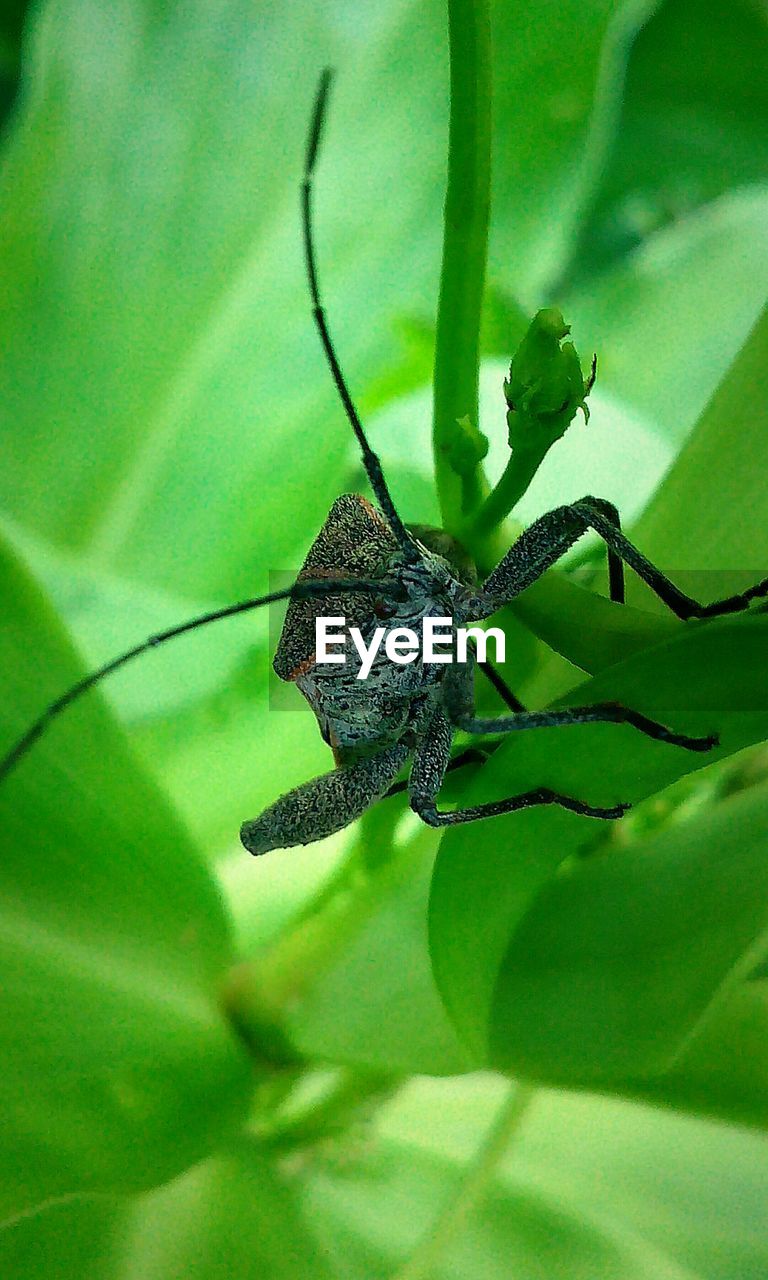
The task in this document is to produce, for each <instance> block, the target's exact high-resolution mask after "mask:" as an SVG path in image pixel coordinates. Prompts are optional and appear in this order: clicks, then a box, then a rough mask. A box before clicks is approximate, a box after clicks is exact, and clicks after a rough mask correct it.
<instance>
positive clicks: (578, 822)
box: [430, 616, 768, 1064]
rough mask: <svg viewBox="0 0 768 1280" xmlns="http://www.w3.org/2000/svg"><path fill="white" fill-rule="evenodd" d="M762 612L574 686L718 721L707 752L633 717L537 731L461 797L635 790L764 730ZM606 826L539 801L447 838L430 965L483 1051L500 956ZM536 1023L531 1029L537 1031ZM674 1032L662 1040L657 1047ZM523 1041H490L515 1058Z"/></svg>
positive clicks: (767, 715) (767, 697)
mask: <svg viewBox="0 0 768 1280" xmlns="http://www.w3.org/2000/svg"><path fill="white" fill-rule="evenodd" d="M767 637H768V618H766V617H765V616H754V617H748V618H739V619H730V620H728V621H717V622H713V623H710V624H706V625H703V626H701V625H699V626H696V625H693V626H689V627H687V628H686V630H685V632H684V633H683V634H682V635H681V636H680V637H679V638H677V639H673V640H671V641H669V642H667V643H665V644H663V645H659V646H658V647H656V648H654V649H649V650H646V651H644V652H642V653H639V654H636V655H635V656H633V657H631V658H629V659H628V660H627V661H626V662H624V663H621V664H619V665H617V666H614V667H611V668H609V669H607V670H606V671H604V672H602V673H601V674H600V675H599V676H597V677H596V678H595V679H593V680H591V681H589V682H587V683H586V684H584V685H581V686H580V687H579V688H578V689H576V690H574V691H573V692H572V693H571V694H569V696H568V699H567V702H568V703H571V704H572V705H573V704H576V705H578V704H583V703H593V702H601V701H605V700H617V701H620V702H623V703H624V704H625V705H628V706H632V707H635V708H636V709H638V710H640V711H642V712H644V713H645V714H646V715H650V716H652V717H653V718H655V719H658V720H660V721H661V722H662V723H668V724H673V725H674V726H675V727H676V728H678V729H682V730H684V731H686V732H690V733H706V732H712V731H713V730H717V731H718V732H719V733H720V735H721V743H722V745H721V747H720V748H719V750H718V751H717V752H713V753H711V755H710V754H708V755H706V756H704V755H694V754H692V753H689V752H685V751H682V750H681V749H679V748H674V747H671V746H666V745H663V744H661V743H658V742H653V741H651V740H650V739H648V738H646V737H645V736H643V735H641V734H639V733H637V732H636V731H633V730H632V729H630V728H629V727H628V726H621V727H619V726H614V725H584V726H569V727H568V728H556V729H538V730H535V731H531V732H529V733H526V734H525V735H524V737H521V736H518V735H517V734H513V735H510V737H509V738H508V739H507V740H506V741H505V742H504V743H503V745H502V746H501V747H500V749H499V750H498V751H497V752H496V753H495V754H494V756H493V758H492V759H491V760H490V761H489V762H488V764H486V765H484V766H483V768H482V770H481V771H480V774H479V777H478V780H477V782H476V783H473V785H472V787H471V789H470V791H469V793H468V795H467V797H466V799H465V802H467V801H468V802H470V803H477V802H478V801H483V800H490V799H498V798H500V797H502V796H505V795H515V794H517V793H518V792H522V791H526V790H528V789H530V788H532V787H541V786H547V787H551V788H553V789H555V790H558V791H561V792H563V793H565V794H566V795H573V796H577V797H579V798H580V799H584V800H587V801H589V802H590V803H592V804H615V803H616V802H617V801H620V800H630V801H633V802H637V801H638V800H640V799H642V798H643V797H645V796H648V795H653V794H654V793H655V792H656V791H659V790H660V789H661V788H662V787H664V786H666V785H668V784H669V783H670V782H672V781H673V780H674V779H675V778H678V777H680V776H681V775H682V774H684V773H687V772H690V771H691V770H692V769H695V768H701V767H702V766H703V765H704V764H707V763H708V762H710V761H711V760H712V759H717V758H721V757H722V756H724V755H728V754H730V753H731V752H733V751H737V750H739V749H740V748H741V747H743V746H745V745H747V744H749V743H751V742H756V741H761V740H762V739H763V738H765V737H766V736H767V735H768V684H767V683H766V680H767V679H768V675H767V669H766V663H765V645H766V638H767ZM598 835H599V827H598V826H597V824H596V822H595V820H592V819H588V818H580V817H576V816H575V815H573V814H569V813H566V812H564V811H562V810H557V809H551V810H549V809H532V810H528V811H526V812H522V813H518V814H511V815H509V816H507V817H503V818H494V819H493V820H491V821H487V822H484V823H475V824H469V825H467V826H464V827H457V828H455V829H454V830H453V831H450V832H448V833H447V834H446V835H445V836H444V838H443V841H442V843H441V846H440V852H439V854H438V859H437V863H436V867H435V875H434V879H433V885H432V895H431V902H430V946H431V950H432V959H433V964H434V967H435V976H436V979H437V983H438V987H439V988H440V991H441V994H442V996H443V998H444V1000H445V1001H446V1005H447V1007H448V1009H449V1011H450V1013H451V1015H452V1017H453V1019H454V1021H455V1023H456V1025H457V1027H458V1028H459V1030H460V1032H461V1034H462V1036H463V1037H464V1038H465V1039H466V1040H467V1041H468V1043H469V1044H470V1045H471V1046H472V1048H473V1050H474V1051H475V1052H476V1053H477V1054H479V1055H481V1056H482V1057H483V1058H484V1059H485V1060H487V1059H488V1054H489V1034H490V1032H491V1027H492V1023H493V1020H494V1013H493V1007H494V1001H495V1000H496V999H497V994H496V984H497V980H498V975H499V970H500V968H501V965H502V963H503V958H504V956H505V955H506V953H507V951H508V950H509V947H510V946H511V943H512V939H513V938H514V937H515V934H516V932H517V930H518V929H519V928H520V925H521V922H522V921H523V920H524V918H525V916H526V915H527V913H528V912H529V911H530V909H531V906H532V904H533V903H534V901H535V899H536V898H537V896H538V895H539V893H540V892H541V891H542V889H543V888H544V886H545V885H546V884H547V883H548V882H549V881H550V880H551V878H552V877H553V876H554V875H555V873H556V872H557V871H558V868H559V867H560V866H561V864H562V863H563V862H564V861H565V860H566V858H568V857H569V856H572V855H573V854H575V853H577V852H579V851H580V850H583V849H585V848H588V847H589V846H590V844H592V843H593V842H594V841H595V839H596V838H597V837H598ZM532 1034H535V1031H532ZM677 1047H679V1044H674V1045H673V1044H672V1043H670V1042H669V1041H665V1042H664V1043H663V1044H662V1043H661V1042H660V1043H659V1046H658V1052H659V1055H661V1054H662V1053H663V1052H670V1053H671V1052H673V1051H674V1049H675V1048H677ZM522 1052H523V1048H522V1046H516V1045H515V1044H507V1045H505V1046H503V1050H502V1047H500V1046H499V1045H498V1044H495V1045H494V1059H495V1060H496V1061H499V1060H500V1059H501V1060H503V1061H504V1063H506V1064H508V1063H509V1061H510V1060H511V1059H513V1058H514V1056H515V1054H517V1053H522Z"/></svg>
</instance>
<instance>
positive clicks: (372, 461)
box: [301, 68, 421, 562]
mask: <svg viewBox="0 0 768 1280" xmlns="http://www.w3.org/2000/svg"><path fill="white" fill-rule="evenodd" d="M331 78H332V72H331V70H330V69H329V68H326V69H325V71H323V73H322V75H321V77H320V83H319V85H318V88H317V96H316V98H315V109H314V111H313V113H312V125H311V128H310V131H309V142H308V145H307V160H306V164H305V167H304V182H303V184H302V188H301V194H302V200H301V212H302V226H303V229H304V253H305V256H306V264H307V276H308V279H309V289H310V293H311V295H312V314H313V316H314V319H315V324H316V325H317V329H318V332H319V334H320V341H321V342H322V344H323V350H324V351H325V355H326V359H327V360H328V365H329V367H330V370H331V374H332V375H333V381H334V382H335V384H336V390H337V391H338V393H339V396H340V398H341V402H342V404H343V405H344V410H345V412H346V415H347V417H348V418H349V421H350V423H351V424H352V430H353V431H354V433H355V436H356V437H357V442H358V444H359V445H360V450H361V453H362V455H363V465H364V467H365V470H366V474H367V476H368V479H369V481H370V484H371V488H372V489H373V492H374V494H375V496H376V500H377V502H378V504H379V506H380V507H381V510H382V511H383V512H384V515H385V516H386V518H387V520H388V521H389V525H390V528H391V529H392V532H393V533H394V535H395V537H396V538H397V541H398V542H399V544H400V547H401V549H402V551H403V552H404V554H405V556H406V558H407V559H408V560H409V561H411V562H414V561H418V560H420V559H421V556H420V554H419V551H418V548H417V547H416V544H415V542H414V541H413V538H412V537H411V535H410V534H409V532H408V530H407V529H406V527H405V525H404V524H403V522H402V520H401V519H400V516H399V515H398V513H397V509H396V507H395V504H394V501H393V499H392V495H391V493H390V492H389V487H388V485H387V482H386V480H385V479H384V472H383V471H382V469H381V463H380V461H379V459H378V457H377V455H376V454H375V453H374V452H373V449H372V448H371V446H370V445H369V443H368V440H367V437H366V434H365V430H364V428H363V424H362V422H361V421H360V416H359V414H358V412H357V409H356V408H355V405H354V402H353V400H352V396H351V395H350V392H349V388H348V386H347V384H346V381H345V379H344V374H343V373H342V372H341V366H340V364H339V361H338V357H337V355H336V351H335V349H334V346H333V342H332V340H331V335H330V332H329V329H328V322H327V320H326V318H325V310H324V308H323V305H322V302H321V301H320V288H319V285H318V282H317V266H316V262H315V241H314V232H313V229H312V180H313V176H314V170H315V162H316V160H317V153H318V149H319V146H320V135H321V133H322V129H323V122H324V119H325V108H326V103H327V101H328V91H329V89H330V85H331Z"/></svg>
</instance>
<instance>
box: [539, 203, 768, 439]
mask: <svg viewBox="0 0 768 1280" xmlns="http://www.w3.org/2000/svg"><path fill="white" fill-rule="evenodd" d="M766 293H768V189H766V188H765V187H761V188H752V189H750V190H747V191H743V192H736V193H731V194H728V195H725V196H723V197H722V198H721V199H719V200H717V201H714V202H713V203H712V204H710V205H707V206H705V207H704V208H702V209H701V210H699V211H698V212H697V213H695V214H692V215H691V216H690V217H688V218H685V219H683V220H682V221H681V222H680V223H679V224H677V225H673V226H671V227H668V228H665V229H664V230H662V231H659V232H658V233H656V234H655V235H653V236H650V237H649V238H648V239H647V240H646V241H645V242H644V243H643V244H642V245H641V246H640V247H639V248H638V249H636V250H635V251H634V252H633V253H631V254H629V255H628V256H627V257H626V258H623V259H621V260H620V261H619V262H618V263H617V264H616V266H615V267H614V268H612V269H611V270H609V271H607V272H606V273H605V274H604V275H602V276H599V277H597V278H595V277H590V278H589V280H588V281H587V282H585V283H584V285H583V286H582V287H577V288H574V290H573V291H572V292H571V293H568V294H567V295H566V296H565V297H564V298H562V299H561V300H560V301H561V303H562V308H563V311H564V312H565V313H566V315H567V316H568V318H569V320H570V321H571V323H572V324H573V327H574V332H575V333H578V334H579V335H580V342H581V343H582V346H584V347H585V349H586V347H587V346H589V345H591V346H592V347H594V349H595V350H596V351H597V352H598V356H599V361H600V371H599V377H600V384H601V386H603V387H604V388H605V389H606V390H608V391H609V392H611V393H612V394H613V395H615V396H616V397H617V398H618V399H619V400H621V401H622V402H624V403H625V404H627V405H629V406H631V407H632V408H633V409H634V410H636V411H638V412H639V413H640V414H641V415H643V416H644V417H645V418H647V420H648V421H649V422H652V423H655V424H656V426H657V428H658V430H659V431H661V432H662V433H663V434H664V435H666V436H667V437H668V438H669V439H670V440H672V441H676V442H680V441H682V440H684V439H685V437H686V435H687V434H688V432H689V431H690V429H691V427H692V426H693V424H694V423H695V421H696V419H697V418H698V416H699V414H700V413H701V411H702V410H703V408H704V406H705V405H706V403H707V401H708V400H709V398H710V396H711V395H712V393H713V391H714V390H715V388H716V386H717V384H718V383H719V381H720V379H721V378H722V377H723V375H724V374H725V373H726V370H727V369H728V367H729V366H730V364H731V362H732V361H733V360H734V359H735V357H736V355H737V353H738V351H739V348H740V347H741V345H742V343H743V342H744V341H745V339H746V338H747V336H748V334H749V331H750V329H751V328H752V326H753V324H754V322H755V319H756V317H757V316H758V315H759V313H760V309H761V307H762V306H763V304H764V302H765V297H766ZM715 317H716V319H715ZM582 334H584V335H585V336H584V337H583V338H582V337H581V335H582Z"/></svg>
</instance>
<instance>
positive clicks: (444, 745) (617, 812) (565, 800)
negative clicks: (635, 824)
mask: <svg viewBox="0 0 768 1280" xmlns="http://www.w3.org/2000/svg"><path fill="white" fill-rule="evenodd" d="M452 738H453V729H452V728H451V725H450V724H449V722H448V720H447V718H446V716H445V715H444V714H443V712H442V711H438V712H437V713H436V714H435V716H434V718H433V719H432V720H431V722H430V724H429V726H428V727H427V730H426V732H425V734H424V736H423V738H422V739H421V740H420V742H419V743H418V745H417V747H416V752H415V755H414V760H413V767H412V769H411V777H410V781H409V784H408V791H409V795H410V803H411V808H412V809H413V810H414V812H415V813H417V814H418V815H419V817H420V818H421V819H422V821H424V822H426V823H427V825H428V826H430V827H452V826H456V825H457V824H459V823H463V822H474V821H475V820H476V819H479V818H495V817H499V816H500V815H501V814H504V813H515V812H516V811H517V810H518V809H530V808H532V807H533V806H535V805H545V804H556V805H559V806H560V807H561V808H563V809H569V810H570V811H571V813H579V814H582V815H584V816H585V817H588V818H620V817H621V816H622V814H623V813H626V811H627V809H628V808H629V807H630V806H629V805H626V804H617V805H614V806H613V807H611V808H597V807H595V806H593V805H589V804H585V803H584V802H583V801H581V800H574V799H573V798H572V797H571V796H564V795H559V794H558V792H556V791H551V790H550V789H549V788H548V787H537V788H536V789H535V790H532V791H524V792H521V794H520V795H516V796H508V797H507V799H506V800H493V801H490V802H489V803H488V804H478V805H472V806H470V807H467V808H465V809H454V810H453V811H452V812H444V811H442V810H440V809H438V807H437V798H438V793H439V791H440V787H441V785H442V782H443V778H444V777H445V772H446V769H447V767H448V760H449V757H450V751H451V741H452Z"/></svg>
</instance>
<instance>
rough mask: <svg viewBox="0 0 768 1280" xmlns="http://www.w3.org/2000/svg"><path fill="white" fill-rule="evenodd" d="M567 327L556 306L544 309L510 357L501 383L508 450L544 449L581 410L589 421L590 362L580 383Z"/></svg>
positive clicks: (577, 361) (574, 351)
mask: <svg viewBox="0 0 768 1280" xmlns="http://www.w3.org/2000/svg"><path fill="white" fill-rule="evenodd" d="M570 331H571V328H570V325H567V324H566V323H565V321H564V320H563V316H562V313H561V312H560V311H558V310H557V308H556V307H545V308H544V310H542V311H539V312H538V313H537V314H536V315H535V316H534V318H533V320H532V321H531V324H530V326H529V328H528V332H527V333H526V335H525V337H524V338H523V340H522V342H521V343H520V346H519V347H518V349H517V351H516V352H515V354H514V356H513V357H512V363H511V365H510V369H509V378H508V379H507V380H506V381H505V383H504V396H505V398H506V401H507V405H508V413H507V425H508V427H509V445H510V448H511V449H513V450H514V449H517V450H526V449H534V450H536V451H537V452H540V453H542V455H543V453H545V452H546V450H547V449H548V448H549V447H550V446H551V445H553V444H554V443H555V441H556V440H559V439H560V437H561V436H563V435H564V434H565V432H566V430H567V428H568V427H569V426H570V424H571V422H572V421H573V419H574V417H575V416H576V413H577V411H578V410H579V409H581V410H582V411H583V413H584V419H585V421H589V409H588V407H587V403H586V398H587V396H588V395H589V393H590V391H591V390H592V384H593V382H594V376H595V362H594V361H593V363H592V369H591V371H590V374H589V376H588V378H586V379H585V378H584V375H583V373H582V370H581V362H580V360H579V357H578V355H577V354H576V348H575V347H574V345H573V343H572V342H564V341H563V339H564V338H566V337H567V336H568V334H569V333H570Z"/></svg>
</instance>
